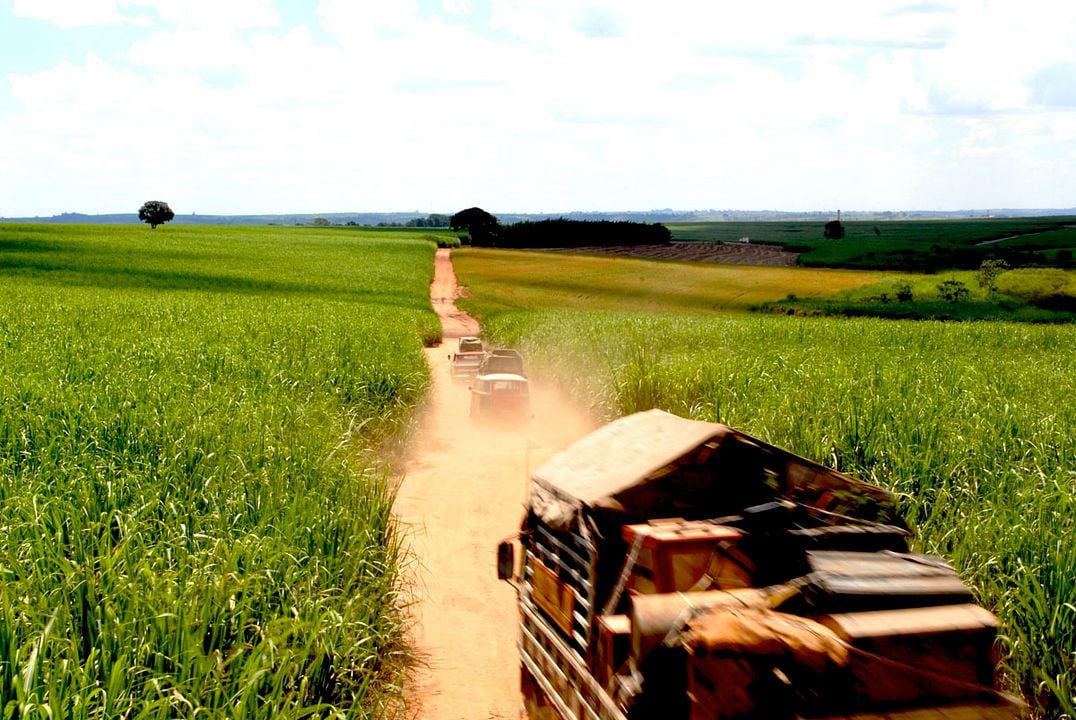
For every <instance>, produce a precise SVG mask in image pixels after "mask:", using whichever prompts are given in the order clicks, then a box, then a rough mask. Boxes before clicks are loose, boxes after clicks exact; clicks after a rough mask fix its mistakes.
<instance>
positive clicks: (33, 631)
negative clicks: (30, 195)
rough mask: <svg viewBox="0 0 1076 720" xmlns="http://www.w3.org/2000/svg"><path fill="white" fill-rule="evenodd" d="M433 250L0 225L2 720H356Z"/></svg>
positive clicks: (380, 604)
mask: <svg viewBox="0 0 1076 720" xmlns="http://www.w3.org/2000/svg"><path fill="white" fill-rule="evenodd" d="M433 248H434V246H433V243H429V242H425V241H422V240H420V239H414V240H406V239H402V238H394V237H392V236H387V235H384V234H382V235H377V236H374V235H363V234H360V233H350V234H346V233H342V232H331V231H324V232H320V233H319V232H317V231H310V230H306V231H304V230H297V229H254V228H227V229H218V228H179V227H166V228H161V229H158V230H157V231H155V232H152V233H151V232H150V231H149V230H148V228H141V227H139V228H101V227H87V228H78V227H75V228H71V227H63V228H60V227H45V226H12V225H0V612H2V615H0V708H3V711H4V714H5V717H18V718H43V717H51V718H91V717H92V718H110V717H161V718H165V717H192V716H196V715H207V716H230V717H241V718H255V717H265V718H268V717H307V716H315V717H332V716H339V717H345V716H347V717H377V716H379V715H380V714H382V713H381V711H382V710H383V709H384V707H385V706H386V703H388V702H390V698H391V696H392V690H393V685H394V684H395V683H396V681H397V675H396V673H395V670H394V668H398V663H395V662H394V660H393V658H394V656H397V655H398V654H399V653H401V652H402V648H401V644H400V641H401V636H400V618H399V616H398V612H397V609H396V608H397V607H398V604H397V598H396V592H397V590H398V566H399V563H400V561H401V557H400V552H399V546H398V540H397V538H396V537H395V535H394V533H393V530H392V526H391V523H390V510H391V502H392V497H391V492H390V491H389V489H388V486H387V481H386V469H385V468H384V466H383V465H381V464H380V462H379V461H378V460H377V451H378V450H379V449H380V448H381V447H382V446H384V445H385V444H386V443H391V442H392V439H393V438H394V437H397V436H398V435H399V434H400V433H401V432H403V431H405V430H406V428H407V423H408V418H409V413H410V410H411V408H412V407H413V406H414V405H415V403H417V402H418V400H419V399H420V398H421V396H422V394H423V392H424V390H425V388H426V386H427V383H428V377H427V371H426V369H425V365H424V362H423V358H422V354H421V347H422V342H423V339H424V338H432V337H436V335H437V332H438V330H437V320H436V317H435V316H434V315H433V313H432V312H431V311H430V309H429V306H428V300H427V292H428V283H429V280H430V275H431V272H432V262H431V260H432V253H433Z"/></svg>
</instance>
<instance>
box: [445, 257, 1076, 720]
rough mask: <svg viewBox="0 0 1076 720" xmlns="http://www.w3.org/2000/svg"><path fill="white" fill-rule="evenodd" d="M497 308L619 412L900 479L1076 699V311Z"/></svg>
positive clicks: (586, 392)
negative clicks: (1072, 317) (989, 314)
mask: <svg viewBox="0 0 1076 720" xmlns="http://www.w3.org/2000/svg"><path fill="white" fill-rule="evenodd" d="M535 262H538V260H537V259H536V260H535ZM745 272H751V270H750V269H746V270H745ZM461 278H462V280H463V282H466V281H467V277H466V275H461ZM477 300H483V299H482V298H476V301H477ZM483 302H484V300H483ZM475 305H477V306H479V307H481V306H482V304H481V303H478V302H476V303H475ZM483 320H484V322H485V327H486V331H487V333H488V334H490V335H492V336H494V337H495V338H496V339H497V340H498V341H500V342H504V343H508V344H512V345H515V346H517V347H519V348H521V349H522V350H524V352H525V353H526V354H527V356H528V361H529V365H530V367H531V369H532V371H533V372H534V374H535V375H536V376H539V377H541V378H542V379H545V380H552V381H555V382H556V383H557V384H559V385H561V386H563V387H565V388H566V389H567V390H568V391H569V392H570V394H572V395H573V396H575V397H579V398H587V399H589V402H590V403H591V405H592V406H593V409H594V410H595V412H596V413H598V414H600V415H602V416H604V417H606V418H612V417H616V416H619V415H623V414H627V413H631V412H635V411H638V410H644V409H648V408H651V407H660V408H664V409H666V410H669V411H671V412H675V413H679V414H681V415H685V416H690V417H694V418H698V419H707V420H715V421H720V422H724V423H727V424H730V425H732V426H734V427H737V428H739V429H742V430H744V431H746V432H749V433H751V434H754V435H757V436H758V437H760V438H762V439H764V440H766V441H768V442H772V443H774V444H776V445H779V446H782V447H786V448H789V449H790V450H792V451H794V452H796V453H799V454H802V455H804V456H806V457H809V458H812V459H816V460H818V461H820V462H824V463H827V464H830V465H833V466H836V467H838V468H840V469H841V470H844V471H846V472H848V473H850V474H853V475H856V476H859V477H862V478H864V479H866V480H869V481H872V482H875V483H878V484H881V485H884V486H887V487H889V488H892V489H893V490H895V491H897V492H898V493H900V495H901V498H902V504H903V508H904V511H905V513H906V515H907V517H908V519H909V520H910V521H911V523H912V524H913V526H914V527H915V528H916V531H917V542H918V547H919V549H920V550H923V551H926V552H931V553H939V554H941V555H944V556H945V557H947V558H948V559H949V560H951V561H952V562H954V563H955V564H956V566H957V567H958V568H959V570H960V571H961V573H962V575H963V576H964V577H965V578H966V579H967V580H968V581H969V583H970V584H971V585H972V586H973V587H974V589H975V591H976V593H977V595H978V597H979V598H980V600H981V602H983V603H984V604H985V605H986V606H987V607H990V608H992V609H994V610H995V611H996V612H997V613H998V614H999V616H1000V618H1001V621H1002V623H1003V626H1004V627H1003V635H1004V655H1005V660H1006V666H1007V671H1008V676H1009V681H1010V683H1011V685H1012V686H1013V687H1014V688H1016V687H1019V689H1020V690H1022V691H1023V692H1024V693H1025V695H1026V696H1028V697H1029V699H1030V700H1031V702H1032V704H1033V705H1034V704H1039V705H1040V710H1041V712H1043V713H1044V716H1045V717H1057V716H1058V715H1059V714H1060V713H1061V712H1067V713H1068V714H1070V715H1071V714H1073V713H1074V712H1076V699H1074V694H1076V685H1074V678H1076V543H1073V541H1072V538H1073V534H1074V532H1076V492H1074V486H1076V432H1074V428H1076V403H1074V402H1073V398H1074V397H1076V331H1074V329H1073V327H1072V326H1071V325H1069V326H1050V327H1043V326H1027V325H1017V324H1008V323H966V324H959V323H941V322H909V321H883V320H861V319H854V320H837V319H826V318H790V317H728V318H719V317H715V316H712V315H711V316H709V317H704V316H694V317H692V316H683V315H674V314H657V313H652V314H646V313H639V312H632V313H628V312H601V313H595V312H580V311H514V312H502V313H499V314H492V315H490V316H487V317H485V318H483Z"/></svg>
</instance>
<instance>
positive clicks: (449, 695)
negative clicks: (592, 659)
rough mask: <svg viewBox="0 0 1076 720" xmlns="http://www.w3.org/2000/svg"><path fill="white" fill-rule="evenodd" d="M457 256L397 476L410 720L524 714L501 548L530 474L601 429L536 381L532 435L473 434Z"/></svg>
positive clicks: (508, 431)
mask: <svg viewBox="0 0 1076 720" xmlns="http://www.w3.org/2000/svg"><path fill="white" fill-rule="evenodd" d="M456 297H458V288H457V285H456V279H455V274H454V273H453V271H452V262H451V255H450V251H448V250H438V251H437V257H436V266H435V275H434V281H433V283H432V285H431V287H430V299H431V302H432V303H433V305H434V309H435V310H436V311H437V313H438V315H439V316H440V317H441V322H442V327H443V333H444V338H445V342H444V343H443V344H442V345H441V346H440V347H435V348H430V349H428V350H426V359H427V361H428V362H429V365H430V371H431V373H432V374H433V385H432V388H431V391H430V394H429V397H428V401H427V403H426V406H425V407H424V409H423V410H422V411H421V416H420V421H419V428H418V430H417V431H416V432H415V434H414V437H413V439H412V441H411V451H410V453H409V455H408V460H407V461H406V463H405V466H404V473H403V477H402V478H401V480H400V483H399V486H398V490H397V497H396V505H395V514H396V518H397V522H398V524H399V526H400V527H401V528H402V529H403V531H404V533H405V543H406V546H407V547H408V549H409V551H410V553H411V554H412V556H413V559H414V563H413V566H412V568H411V572H410V575H411V578H410V580H411V586H410V587H411V597H410V601H411V605H410V613H411V619H412V625H411V632H410V636H411V643H412V646H413V647H414V648H415V650H416V652H417V654H418V660H419V664H418V666H417V667H416V668H414V672H413V676H412V678H411V680H410V682H409V684H408V687H407V689H406V694H407V700H408V708H409V712H408V715H409V717H413V718H420V719H421V720H457V719H465V720H482V719H485V718H517V717H519V712H520V707H521V700H520V695H519V655H518V652H517V650H516V638H517V635H518V632H519V630H518V615H517V611H516V598H515V591H514V590H513V589H512V588H511V586H509V585H508V584H507V583H504V582H501V581H499V580H497V574H496V549H497V543H498V542H499V541H500V540H501V539H503V538H505V537H508V536H510V535H512V534H514V533H515V532H516V530H517V529H518V527H519V521H520V518H521V516H522V512H523V501H524V498H525V496H526V491H527V483H528V478H529V475H530V470H531V469H533V468H534V467H536V466H537V465H539V464H541V463H542V462H544V461H545V460H546V459H548V458H549V456H551V455H552V454H553V453H554V452H556V451H558V450H560V449H562V448H563V447H565V446H567V445H568V444H569V443H571V442H572V441H573V440H575V439H577V438H578V437H581V436H582V435H584V434H586V433H587V432H589V431H590V430H591V429H593V428H594V426H595V425H594V423H592V422H591V421H590V420H589V418H587V417H586V416H585V414H584V413H582V412H580V411H579V410H577V409H576V408H574V407H572V406H571V405H570V404H569V403H567V402H566V401H565V400H564V399H563V398H562V397H561V396H560V395H559V394H558V393H557V392H556V391H555V390H553V389H551V388H543V387H541V386H534V385H533V384H532V388H531V395H532V404H533V410H534V415H535V417H534V420H533V421H532V422H531V423H529V424H528V425H527V426H526V427H519V428H514V427H503V428H491V429H487V428H482V429H479V428H474V427H472V426H471V422H470V418H469V415H468V410H469V401H470V393H469V391H468V389H467V386H466V385H465V384H460V383H454V382H453V381H452V380H451V378H450V377H449V365H448V354H449V353H451V352H453V351H454V350H455V342H454V339H455V338H457V337H459V336H460V335H472V334H478V331H479V327H478V323H477V322H476V321H475V320H474V319H473V318H471V317H470V316H468V315H467V314H466V313H463V312H462V311H460V310H459V309H458V308H457V307H456V305H455V299H456Z"/></svg>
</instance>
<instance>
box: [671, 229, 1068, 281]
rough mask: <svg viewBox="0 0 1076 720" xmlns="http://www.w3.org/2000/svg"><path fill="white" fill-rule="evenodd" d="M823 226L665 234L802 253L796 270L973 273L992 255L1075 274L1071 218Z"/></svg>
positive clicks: (686, 230) (683, 230)
mask: <svg viewBox="0 0 1076 720" xmlns="http://www.w3.org/2000/svg"><path fill="white" fill-rule="evenodd" d="M824 224H825V223H822V222H714V223H670V224H669V225H668V227H669V230H670V231H671V232H672V234H673V239H674V240H680V241H709V242H734V241H737V240H739V239H740V238H744V237H748V238H750V239H751V242H753V243H763V244H770V245H780V246H782V247H787V248H788V249H790V250H795V251H796V252H800V253H802V255H800V263H801V264H802V265H805V266H809V267H848V268H865V269H893V268H898V269H906V270H913V271H914V270H923V269H927V268H928V267H929V268H937V269H958V268H964V269H970V268H975V267H978V265H979V263H980V262H982V260H983V259H985V258H988V257H994V256H1006V257H1009V258H1010V259H1011V260H1012V263H1011V264H1013V265H1014V266H1016V265H1018V264H1019V265H1022V264H1026V263H1032V264H1039V265H1042V264H1046V265H1050V264H1063V263H1065V262H1067V263H1068V267H1072V260H1073V256H1074V254H1076V218H1072V217H1057V218H1049V217H1047V218H1007V219H1001V218H989V219H966V220H894V221H879V222H867V221H851V222H844V223H843V224H844V227H845V230H846V234H845V236H844V238H842V239H841V240H826V239H824V238H823V237H822V229H823V227H822V226H823V225H824ZM983 243H987V244H983ZM1059 253H1061V256H1060V257H1059ZM1066 253H1067V254H1066ZM1065 258H1067V260H1065Z"/></svg>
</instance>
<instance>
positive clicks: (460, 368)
mask: <svg viewBox="0 0 1076 720" xmlns="http://www.w3.org/2000/svg"><path fill="white" fill-rule="evenodd" d="M485 358H486V348H485V344H484V343H483V342H482V340H481V339H480V338H477V337H474V336H472V335H465V336H463V337H461V338H460V339H459V340H458V342H457V346H456V352H454V353H452V354H450V355H449V356H448V360H449V372H450V373H451V374H452V379H453V380H457V381H460V382H466V381H468V380H470V379H471V378H473V377H474V376H475V375H477V374H478V368H479V366H481V364H482V361H483V360H485Z"/></svg>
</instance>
